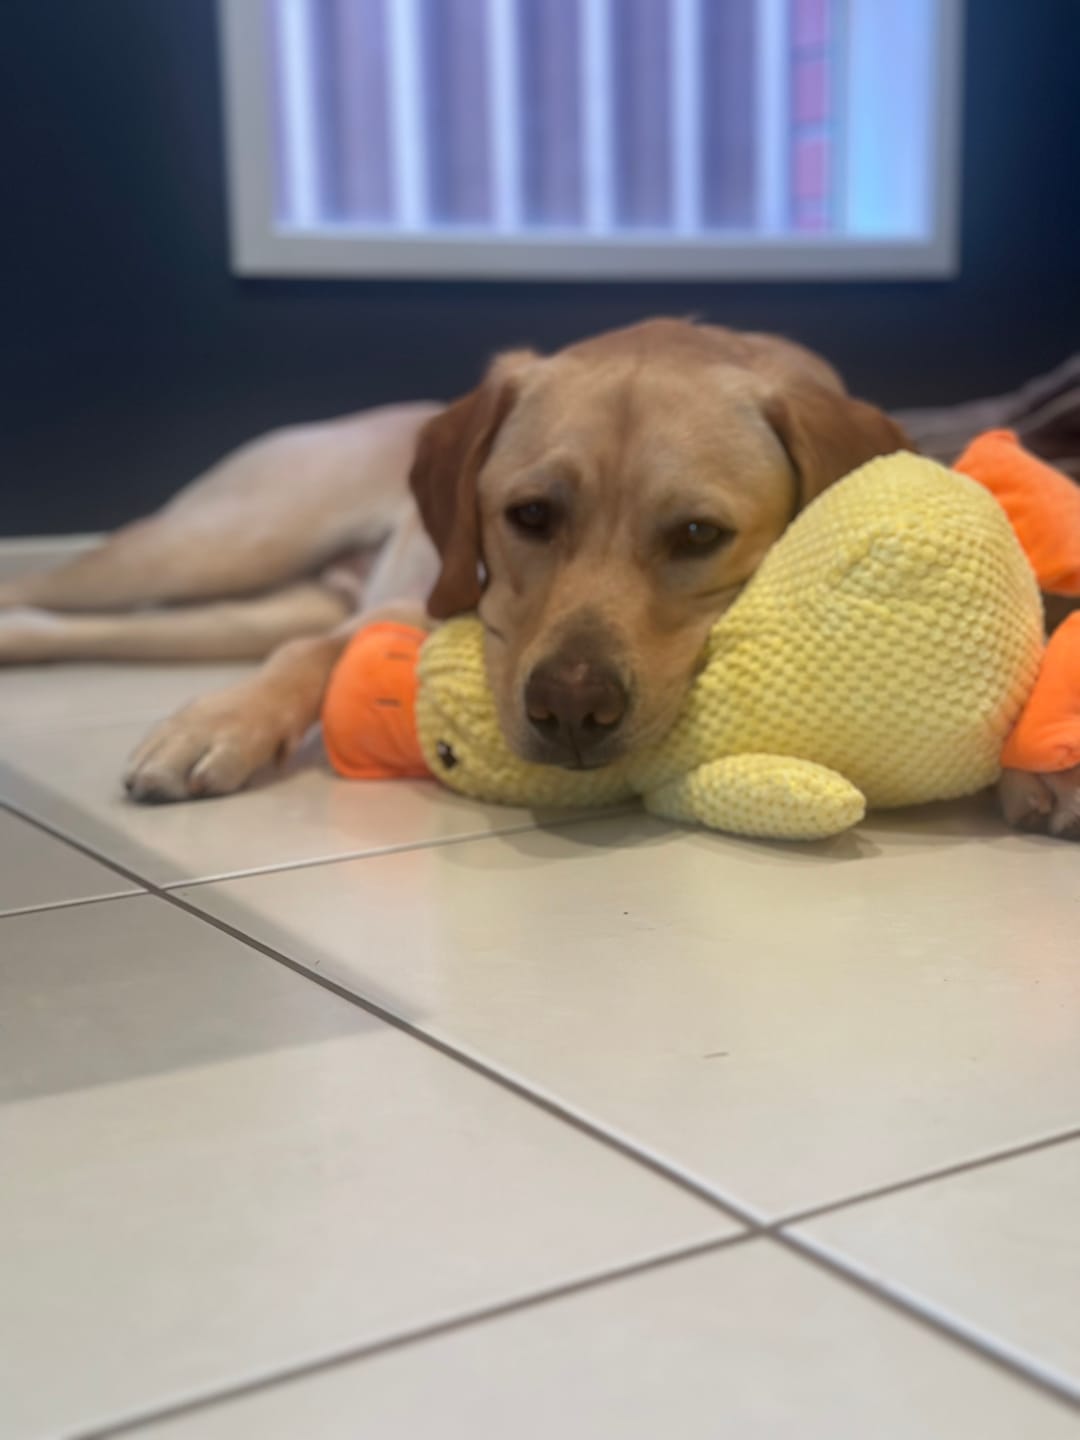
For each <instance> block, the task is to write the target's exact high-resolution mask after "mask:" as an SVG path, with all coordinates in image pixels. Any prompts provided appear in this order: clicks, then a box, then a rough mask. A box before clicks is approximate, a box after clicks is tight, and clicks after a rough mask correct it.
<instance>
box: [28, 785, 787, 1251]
mask: <svg viewBox="0 0 1080 1440" xmlns="http://www.w3.org/2000/svg"><path fill="white" fill-rule="evenodd" d="M0 808H5V809H11V808H12V807H11V806H10V805H9V803H8V802H7V801H3V800H0ZM16 813H20V812H16ZM24 818H25V819H26V820H27V821H28V822H29V823H30V824H32V825H36V826H38V827H39V828H40V829H42V830H43V831H45V832H46V833H47V834H50V835H53V836H54V837H56V838H58V839H61V840H65V841H66V843H69V844H71V845H73V846H74V848H75V849H77V850H81V851H82V852H83V853H84V854H87V855H91V856H92V857H93V858H98V857H96V856H94V855H93V852H92V851H91V850H90V849H89V848H88V847H87V846H86V845H84V844H83V843H82V842H81V841H67V839H66V837H65V836H64V835H63V834H61V833H58V832H57V831H56V830H54V829H53V828H52V827H51V826H50V825H48V824H47V823H46V822H44V821H42V820H39V819H38V818H37V817H36V816H25V817H24ZM103 863H105V864H107V865H108V866H109V867H110V868H111V869H113V870H115V871H116V872H117V873H118V874H120V875H123V876H124V878H125V879H127V880H132V881H135V882H136V883H138V884H140V885H141V886H143V887H144V890H145V893H146V894H148V895H150V896H152V897H154V898H155V899H158V900H161V901H164V903H165V904H167V905H172V906H174V907H175V908H176V909H177V910H180V911H182V912H183V913H184V914H186V915H190V916H192V917H193V918H194V919H196V920H198V921H200V922H201V923H202V924H204V925H208V926H210V928H211V929H214V930H218V931H220V932H221V933H222V934H224V935H228V936H229V937H230V939H233V940H236V941H237V942H239V943H240V944H241V945H243V946H245V947H246V948H247V949H249V950H253V951H255V952H256V953H257V954H260V955H264V956H265V957H266V958H267V959H269V960H273V961H274V962H275V963H276V964H278V965H283V966H285V968H286V969H288V970H292V971H293V972H294V973H295V974H297V975H300V976H302V977H303V978H304V979H305V980H308V981H310V982H311V983H312V984H315V985H319V986H321V987H322V989H324V990H328V991H330V993H331V994H332V995H336V996H337V997H338V998H339V999H341V1000H345V1001H346V1002H347V1003H348V1004H350V1005H353V1006H355V1007H356V1008H357V1009H359V1010H363V1011H365V1012H366V1013H367V1014H369V1015H373V1016H374V1017H375V1018H376V1019H377V1020H381V1021H382V1022H383V1023H384V1024H387V1025H389V1026H391V1027H392V1028H393V1029H395V1030H397V1031H399V1032H401V1033H403V1034H405V1035H408V1036H410V1037H411V1038H412V1039H414V1040H417V1041H419V1043H420V1044H422V1045H426V1046H427V1047H428V1048H429V1049H432V1050H435V1051H437V1052H438V1053H439V1054H440V1055H443V1056H445V1057H446V1058H447V1059H449V1060H452V1061H453V1062H454V1063H455V1064H458V1065H462V1066H464V1067H465V1068H466V1069H469V1070H472V1071H473V1072H474V1073H475V1074H478V1075H481V1076H483V1077H484V1079H486V1080H490V1081H492V1082H493V1083H494V1084H496V1085H498V1086H500V1087H501V1088H502V1089H504V1090H508V1091H510V1092H511V1093H512V1094H514V1095H516V1096H517V1097H518V1098H519V1099H522V1100H524V1101H526V1102H527V1103H528V1104H530V1105H532V1106H534V1107H536V1108H537V1109H540V1110H543V1111H544V1112H545V1113H546V1114H548V1115H551V1116H553V1117H554V1118H555V1119H557V1120H560V1121H562V1122H563V1123H565V1124H567V1125H570V1126H572V1127H573V1128H574V1129H576V1130H578V1131H579V1132H581V1133H583V1134H585V1135H587V1136H588V1137H589V1138H590V1139H592V1140H594V1141H596V1142H598V1143H599V1144H601V1145H604V1146H605V1147H606V1148H607V1149H610V1150H614V1151H615V1152H616V1153H617V1154H619V1155H621V1156H623V1157H624V1158H625V1159H629V1160H631V1161H632V1162H633V1163H634V1164H635V1165H637V1166H639V1167H641V1168H644V1169H646V1170H649V1171H651V1172H652V1173H653V1174H655V1175H659V1176H660V1177H661V1178H662V1179H664V1180H665V1181H667V1182H668V1183H670V1184H675V1185H677V1186H678V1187H679V1188H681V1189H683V1190H686V1191H688V1192H689V1193H690V1194H692V1195H694V1196H695V1197H696V1198H697V1199H699V1200H703V1201H704V1202H705V1203H706V1204H708V1205H710V1206H711V1207H713V1208H714V1209H718V1210H720V1211H721V1212H722V1213H726V1214H727V1216H728V1218H729V1219H735V1220H738V1221H740V1223H742V1224H743V1225H746V1226H748V1227H750V1228H753V1229H758V1228H760V1221H759V1220H758V1219H757V1218H756V1217H755V1216H753V1215H752V1214H751V1213H750V1212H744V1211H743V1210H742V1209H741V1207H739V1208H737V1207H735V1206H729V1205H726V1204H725V1203H724V1202H722V1201H721V1200H720V1199H719V1198H718V1197H717V1196H716V1195H715V1194H714V1193H712V1192H711V1191H709V1190H708V1189H707V1188H706V1187H705V1186H703V1185H701V1184H699V1183H698V1182H696V1181H694V1180H691V1179H690V1178H689V1177H688V1176H682V1175H679V1174H678V1173H677V1172H673V1171H671V1170H669V1169H668V1168H667V1167H666V1166H664V1165H662V1164H661V1163H660V1161H658V1160H655V1159H653V1157H651V1156H649V1155H647V1154H645V1153H644V1152H641V1151H638V1150H636V1149H634V1148H633V1147H631V1146H628V1145H627V1144H626V1143H625V1142H624V1141H622V1140H620V1139H618V1138H617V1137H616V1136H614V1135H609V1134H608V1133H607V1132H606V1131H604V1130H601V1129H599V1128H597V1127H596V1126H595V1125H594V1124H593V1123H592V1122H591V1121H589V1120H586V1119H585V1118H584V1117H583V1116H579V1115H576V1114H575V1113H574V1112H573V1111H572V1110H568V1109H565V1108H564V1107H563V1106H562V1105H560V1104H559V1102H558V1101H556V1100H553V1099H549V1098H548V1097H547V1096H545V1095H541V1094H539V1093H538V1092H536V1091H533V1090H531V1089H529V1088H528V1087H527V1086H526V1085H525V1084H524V1083H523V1082H521V1081H517V1080H515V1079H513V1078H512V1077H511V1076H509V1075H505V1074H503V1073H502V1072H501V1071H499V1070H497V1069H494V1068H493V1067H492V1066H489V1065H488V1064H486V1063H485V1062H484V1061H483V1060H480V1059H479V1058H477V1057H475V1056H472V1055H469V1054H467V1053H466V1052H464V1051H461V1050H458V1049H456V1048H455V1047H454V1046H452V1045H450V1044H449V1043H448V1042H446V1041H444V1040H440V1039H439V1038H438V1036H436V1035H432V1034H430V1033H429V1032H427V1031H425V1030H421V1029H419V1028H418V1027H417V1026H415V1025H413V1024H412V1023H411V1022H410V1021H408V1020H406V1019H404V1017H402V1016H400V1015H397V1014H395V1013H394V1011H392V1010H387V1009H385V1008H384V1007H383V1006H381V1005H379V1004H377V1003H376V1002H375V1001H373V1000H368V999H367V998H365V997H364V996H362V995H359V994H357V993H356V992H355V991H351V990H348V989H346V988H345V986H343V985H340V984H339V983H338V982H337V981H336V980H331V979H330V978H329V977H328V976H326V975H320V974H318V973H316V972H315V971H314V970H312V969H311V968H310V967H308V966H306V965H303V964H301V963H300V961H298V960H294V959H293V958H292V957H291V956H290V955H287V954H286V953H285V952H284V951H283V950H278V949H276V948H275V947H274V946H272V945H268V944H266V943H265V942H264V941H262V940H259V939H256V937H255V936H253V935H247V934H245V933H244V931H242V930H240V929H239V928H238V927H237V926H235V925H230V924H229V923H228V921H225V920H222V919H220V918H219V917H218V916H216V915H212V914H210V913H209V912H208V911H205V910H201V909H199V907H198V906H197V905H195V904H193V903H192V902H191V901H189V900H187V899H185V898H184V897H183V896H181V895H178V894H176V893H175V892H173V891H170V890H164V889H162V888H161V887H160V886H159V885H156V884H155V883H154V882H153V881H150V880H146V879H143V878H142V877H140V876H139V875H137V874H136V873H135V872H134V871H130V870H128V869H127V868H126V867H125V866H122V865H120V864H118V863H117V862H116V861H112V860H105V861H103Z"/></svg>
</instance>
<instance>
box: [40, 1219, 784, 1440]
mask: <svg viewBox="0 0 1080 1440" xmlns="http://www.w3.org/2000/svg"><path fill="white" fill-rule="evenodd" d="M755 1238H756V1237H755V1236H754V1235H752V1234H750V1233H749V1232H748V1231H744V1232H743V1233H741V1234H739V1235H728V1236H723V1237H722V1238H720V1239H716V1240H703V1241H700V1242H698V1243H697V1244H694V1245H687V1246H684V1247H682V1248H681V1249H678V1250H671V1251H667V1252H665V1253H664V1254H662V1255H651V1256H650V1257H649V1258H648V1259H647V1260H634V1261H631V1262H629V1263H628V1264H626V1265H621V1266H615V1267H614V1268H613V1269H611V1270H602V1271H598V1272H597V1273H595V1274H592V1275H583V1276H581V1277H579V1278H578V1279H576V1280H567V1281H564V1282H563V1283H561V1284H559V1285H553V1286H550V1287H549V1288H548V1289H546V1290H534V1291H530V1292H529V1294H527V1295H519V1296H515V1297H514V1298H513V1299H510V1300H501V1301H497V1302H496V1303H494V1304H492V1305H486V1306H483V1307H482V1308H481V1309H479V1310H470V1311H467V1312H466V1313H464V1314H462V1315H455V1316H453V1317H452V1318H449V1319H446V1320H436V1321H434V1322H433V1323H432V1324H428V1325H420V1326H417V1327H416V1328H415V1329H412V1330H403V1331H400V1332H399V1333H398V1334H395V1335H388V1336H385V1337H384V1338H382V1339H381V1340H371V1341H368V1342H365V1343H363V1344H360V1345H355V1346H351V1347H348V1348H346V1349H344V1350H338V1351H334V1352H333V1353H332V1354H329V1355H324V1356H320V1358H319V1359H317V1360H310V1361H305V1362H303V1363H301V1364H299V1365H295V1366H292V1367H291V1368H288V1369H285V1370H280V1371H278V1372H276V1373H275V1374H273V1375H265V1376H263V1377H262V1378H261V1379H252V1380H248V1381H242V1382H241V1383H240V1384H237V1385H228V1386H223V1387H222V1388H221V1389H219V1390H215V1391H212V1392H209V1393H207V1394H205V1395H198V1396H195V1397H194V1398H193V1399H191V1400H179V1401H176V1402H175V1403H174V1404H171V1405H165V1406H162V1407H161V1408H160V1409H156V1410H148V1411H145V1412H143V1413H142V1414H140V1415H136V1416H132V1417H131V1418H129V1419H126V1420H120V1421H115V1422H110V1423H107V1424H105V1425H102V1426H99V1427H97V1428H95V1429H91V1430H78V1431H72V1432H69V1434H68V1436H67V1437H66V1440H113V1437H114V1436H120V1435H128V1434H131V1433H132V1432H133V1431H136V1430H139V1429H141V1428H143V1427H144V1426H146V1425H151V1424H159V1423H160V1422H161V1421H163V1420H172V1419H176V1418H178V1417H180V1416H182V1415H188V1414H192V1413H196V1414H197V1413H199V1412H201V1411H204V1410H211V1409H214V1408H215V1407H216V1406H218V1405H222V1404H225V1403H228V1402H229V1401H232V1400H238V1399H244V1398H247V1397H248V1396H250V1395H255V1394H259V1393H260V1392H262V1391H264V1390H273V1389H275V1388H276V1387H278V1386H281V1385H290V1384H294V1383H295V1382H296V1381H298V1380H306V1379H308V1378H309V1377H310V1376H314V1375H321V1374H324V1373H326V1372H327V1371H330V1370H338V1369H341V1368H342V1367H343V1366H347V1365H353V1364H356V1363H357V1362H358V1361H362V1360H369V1359H373V1358H375V1357H376V1356H378V1355H383V1354H386V1353H388V1352H390V1351H394V1350H404V1349H408V1348H409V1347H411V1346H413V1345H418V1344H423V1342H424V1341H426V1340H434V1339H439V1338H441V1337H442V1336H443V1335H448V1334H452V1333H454V1332H455V1331H457V1330H471V1329H472V1328H473V1327H474V1326H478V1325H486V1324H489V1323H491V1322H492V1321H496V1320H501V1319H503V1318H504V1317H505V1316H507V1315H515V1314H518V1313H520V1312H521V1311H523V1310H531V1309H534V1308H535V1307H537V1306H540V1305H547V1304H551V1303H553V1302H556V1301H559V1300H563V1299H567V1298H569V1297H570V1296H573V1295H580V1294H582V1293H584V1292H587V1291H590V1290H599V1289H602V1288H604V1287H605V1286H607V1285H611V1284H616V1285H617V1284H619V1283H620V1282H621V1281H623V1280H633V1279H636V1278H637V1277H638V1276H639V1275H647V1274H650V1273H651V1272H652V1271H655V1270H664V1269H667V1268H668V1267H669V1266H673V1265H681V1264H685V1263H687V1262H689V1261H692V1260H698V1259H701V1258H702V1257H703V1256H706V1255H711V1254H714V1253H715V1252H717V1251H720V1250H731V1249H734V1248H736V1247H737V1246H741V1245H746V1244H748V1243H749V1242H750V1241H751V1240H753V1239H755Z"/></svg>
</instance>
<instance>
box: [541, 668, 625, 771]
mask: <svg viewBox="0 0 1080 1440" xmlns="http://www.w3.org/2000/svg"><path fill="white" fill-rule="evenodd" d="M628 702H629V696H628V695H627V693H626V687H625V685H624V684H623V683H622V681H621V680H620V679H619V676H618V673H617V671H615V670H614V669H613V668H612V667H611V666H610V665H606V664H603V663H598V662H596V661H594V660H576V659H554V660H549V661H544V662H542V663H541V664H539V665H537V667H536V669H535V670H534V671H533V672H532V674H531V675H530V676H529V679H528V682H527V684H526V686H525V711H526V714H527V715H528V717H529V723H530V724H531V725H532V727H533V729H534V730H535V731H536V733H537V735H539V736H540V737H541V738H542V739H543V740H544V742H545V750H546V751H547V752H548V754H549V755H550V757H551V759H552V760H553V761H555V762H556V763H557V764H561V765H573V766H586V765H589V764H590V763H594V764H595V763H597V761H598V760H599V759H600V758H601V752H602V749H603V748H604V747H605V742H609V741H610V740H611V739H612V737H613V736H614V734H615V732H616V731H617V730H618V728H619V726H620V725H621V724H622V720H623V717H624V716H625V714H626V709H627V704H628ZM607 748H608V749H610V746H607ZM606 758H611V757H610V756H608V757H606Z"/></svg>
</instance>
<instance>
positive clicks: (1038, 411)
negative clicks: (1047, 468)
mask: <svg viewBox="0 0 1080 1440" xmlns="http://www.w3.org/2000/svg"><path fill="white" fill-rule="evenodd" d="M895 418H896V419H897V420H898V421H899V422H900V424H901V425H903V427H904V429H905V430H906V431H907V433H908V435H909V436H910V437H911V440H912V443H913V444H914V445H915V446H916V448H917V449H919V450H920V451H921V452H922V453H923V454H924V455H929V456H931V457H932V458H933V459H935V460H940V461H941V462H942V463H943V464H945V465H951V464H952V462H953V461H954V460H955V459H956V457H957V456H958V455H959V454H960V452H961V450H963V449H964V447H965V445H967V443H968V441H969V440H971V439H973V438H974V436H976V435H978V434H979V433H980V432H981V431H983V430H994V429H1001V428H1004V429H1009V430H1015V431H1016V433H1017V434H1018V435H1019V437H1020V439H1021V441H1022V442H1023V443H1024V445H1026V446H1027V448H1028V449H1029V450H1030V451H1032V452H1033V454H1035V455H1038V456H1039V457H1040V458H1041V459H1043V460H1047V461H1049V463H1050V464H1051V465H1055V466H1056V467H1057V468H1058V469H1059V470H1064V471H1065V473H1066V475H1070V476H1071V477H1072V478H1073V479H1074V480H1080V354H1076V355H1073V356H1072V357H1071V358H1070V359H1068V360H1066V361H1065V363H1064V364H1063V365H1059V366H1058V368H1057V369H1056V370H1051V372H1050V373H1049V374H1048V375H1041V376H1039V378H1038V379H1036V380H1032V381H1030V382H1029V383H1028V384H1027V385H1024V386H1022V387H1021V388H1020V389H1019V390H1016V391H1014V392H1013V393H1012V394H1011V395H999V396H997V397H996V398H994V399H992V400H970V401H968V402H967V403H966V404H964V405H947V406H944V407H943V408H940V409H935V410H900V411H898V412H897V413H896V416H895Z"/></svg>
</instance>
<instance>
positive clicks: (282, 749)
mask: <svg viewBox="0 0 1080 1440" xmlns="http://www.w3.org/2000/svg"><path fill="white" fill-rule="evenodd" d="M290 745H291V737H290V736H289V735H288V734H287V733H285V731H284V729H283V727H282V725H281V724H280V722H279V721H278V720H277V719H276V717H275V716H274V715H273V714H272V713H271V714H267V712H266V710H265V708H264V707H263V706H261V705H257V704H253V703H252V700H251V699H250V698H246V697H245V696H244V695H243V693H240V694H237V693H236V692H234V691H227V692H226V693H225V694H222V695H211V696H208V697H206V698H205V699H202V700H196V701H195V703H194V704H192V705H188V706H186V707H185V709H183V710H181V711H179V712H178V713H177V714H176V715H173V716H171V717H170V718H169V719H168V720H165V721H163V722H162V723H161V724H160V725H157V726H155V728H154V729H153V730H152V731H151V732H150V734H149V735H148V736H147V737H146V739H145V740H144V741H143V743H142V744H141V745H140V746H139V748H138V749H137V750H136V751H135V753H134V754H133V755H132V757H131V759H130V760H129V761H128V765H127V769H126V771H125V773H124V786H125V788H126V789H127V792H128V794H129V795H130V796H131V797H132V799H133V800H140V801H143V802H145V803H149V804H153V803H163V802H165V801H170V800H196V799H201V798H203V797H205V796H210V795H230V794H231V793H232V792H233V791H234V790H239V789H240V788H241V786H243V785H245V784H246V783H247V781H248V780H250V778H251V777H252V775H254V774H255V772H256V771H257V770H261V769H262V768H263V766H265V765H269V764H270V763H271V762H273V761H275V760H278V759H280V758H282V757H283V756H284V754H285V753H286V752H287V751H288V750H289V748H290Z"/></svg>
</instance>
